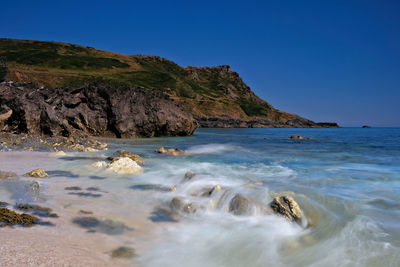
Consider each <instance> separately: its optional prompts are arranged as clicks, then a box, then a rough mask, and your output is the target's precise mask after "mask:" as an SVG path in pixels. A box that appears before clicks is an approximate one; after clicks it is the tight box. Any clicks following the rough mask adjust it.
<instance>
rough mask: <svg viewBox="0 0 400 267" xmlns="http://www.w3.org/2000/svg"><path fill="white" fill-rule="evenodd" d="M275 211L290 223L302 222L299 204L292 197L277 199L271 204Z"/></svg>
mask: <svg viewBox="0 0 400 267" xmlns="http://www.w3.org/2000/svg"><path fill="white" fill-rule="evenodd" d="M270 206H271V208H272V210H273V211H275V212H276V213H278V214H280V215H282V216H283V217H285V218H287V219H288V220H289V221H291V222H293V221H295V222H297V223H300V222H301V218H302V212H301V209H300V206H299V204H297V202H296V201H295V200H294V199H293V198H292V197H290V196H282V197H275V198H274V200H273V201H272V202H271V204H270Z"/></svg>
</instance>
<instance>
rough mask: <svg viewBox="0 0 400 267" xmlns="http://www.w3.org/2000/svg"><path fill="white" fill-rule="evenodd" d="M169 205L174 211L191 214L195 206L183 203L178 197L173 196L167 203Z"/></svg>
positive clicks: (194, 210)
mask: <svg viewBox="0 0 400 267" xmlns="http://www.w3.org/2000/svg"><path fill="white" fill-rule="evenodd" d="M169 207H170V208H171V210H172V211H174V212H184V213H188V214H192V213H195V212H196V208H194V207H193V205H192V204H191V203H185V202H183V201H182V200H181V199H180V198H178V197H174V198H173V199H172V200H171V202H170V203H169Z"/></svg>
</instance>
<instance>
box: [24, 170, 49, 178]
mask: <svg viewBox="0 0 400 267" xmlns="http://www.w3.org/2000/svg"><path fill="white" fill-rule="evenodd" d="M25 176H30V177H34V178H43V177H47V176H49V175H48V174H47V173H46V172H45V171H44V170H43V169H41V168H39V169H34V170H32V171H30V172H28V173H25Z"/></svg>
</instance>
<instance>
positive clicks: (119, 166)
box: [108, 157, 143, 174]
mask: <svg viewBox="0 0 400 267" xmlns="http://www.w3.org/2000/svg"><path fill="white" fill-rule="evenodd" d="M108 169H109V170H112V171H114V172H116V173H119V174H135V173H142V172H143V168H142V167H140V166H139V164H137V163H136V162H134V161H133V160H131V159H130V158H126V157H124V158H119V159H118V160H115V161H113V162H112V163H110V165H109V167H108Z"/></svg>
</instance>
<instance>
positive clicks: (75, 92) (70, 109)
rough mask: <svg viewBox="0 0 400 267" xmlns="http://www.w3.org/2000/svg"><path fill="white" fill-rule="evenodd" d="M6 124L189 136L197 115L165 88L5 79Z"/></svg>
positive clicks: (21, 128) (53, 130)
mask: <svg viewBox="0 0 400 267" xmlns="http://www.w3.org/2000/svg"><path fill="white" fill-rule="evenodd" d="M0 108H1V109H0V115H4V114H5V116H9V117H8V119H7V120H5V121H4V122H1V121H0V130H5V131H9V132H15V133H29V134H44V135H50V136H66V137H68V136H104V137H117V138H131V137H153V136H185V135H191V134H192V133H193V132H194V130H195V129H196V127H197V121H196V120H195V119H194V118H193V116H192V115H191V114H189V113H187V112H185V111H183V110H182V109H181V108H180V107H178V106H177V105H176V103H174V102H173V101H172V100H170V99H169V98H168V97H167V96H166V95H165V94H163V93H162V92H161V91H159V90H146V89H144V88H137V87H128V86H112V85H104V84H86V85H83V86H80V87H70V88H59V89H54V90H50V89H47V88H42V87H41V88H38V87H37V86H35V85H33V84H17V83H1V84H0Z"/></svg>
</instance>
